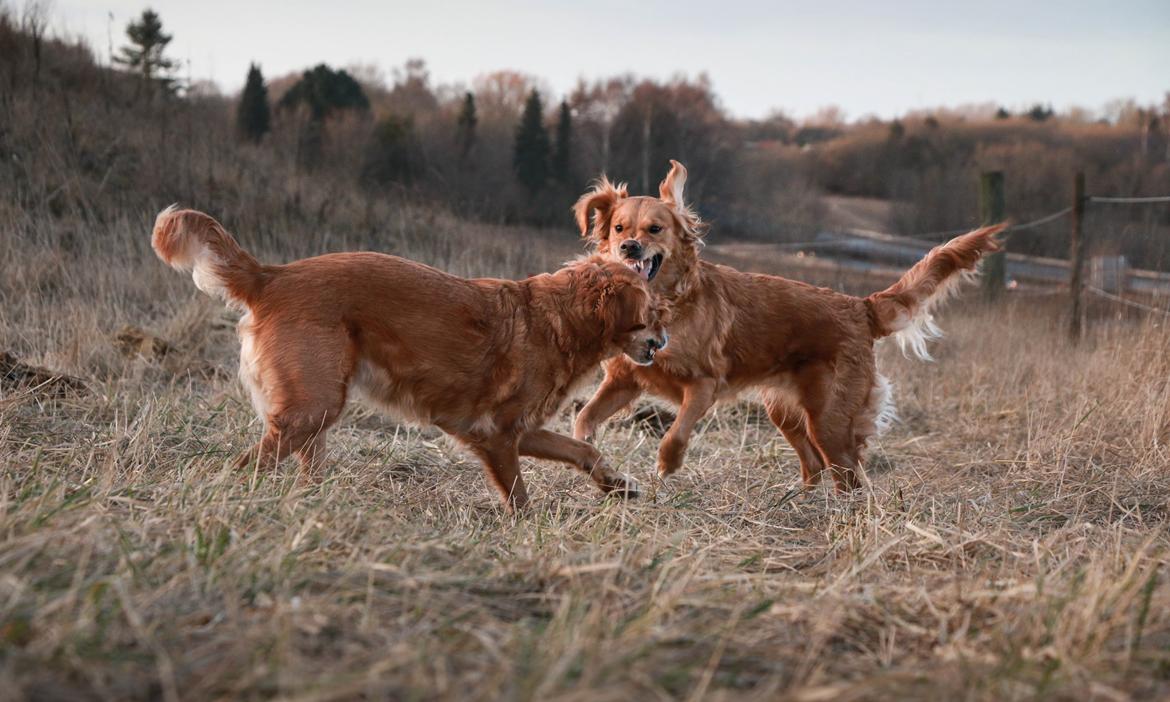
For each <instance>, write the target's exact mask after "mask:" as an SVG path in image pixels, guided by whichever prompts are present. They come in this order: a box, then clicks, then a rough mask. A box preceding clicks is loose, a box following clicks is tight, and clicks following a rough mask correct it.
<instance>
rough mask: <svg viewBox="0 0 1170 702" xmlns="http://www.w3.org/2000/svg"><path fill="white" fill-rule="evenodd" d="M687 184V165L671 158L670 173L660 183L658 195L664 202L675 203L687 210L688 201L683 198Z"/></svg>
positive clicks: (676, 205)
mask: <svg viewBox="0 0 1170 702" xmlns="http://www.w3.org/2000/svg"><path fill="white" fill-rule="evenodd" d="M686 184H687V167H686V166H684V165H682V164H681V163H679V162H678V161H675V160H674V159H670V173H667V174H666V177H665V178H663V179H662V182H661V183H659V184H658V197H660V198H661V199H662V201H663V202H666V203H668V204H671V205H674V206H675V207H677V208H678V209H680V210H685V209H686V207H687V204H686V202H685V201H684V200H683V188H684V187H685V186H686Z"/></svg>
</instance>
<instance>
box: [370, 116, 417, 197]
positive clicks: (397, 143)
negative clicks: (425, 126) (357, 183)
mask: <svg viewBox="0 0 1170 702" xmlns="http://www.w3.org/2000/svg"><path fill="white" fill-rule="evenodd" d="M415 162H416V158H415V141H414V122H413V121H412V120H411V118H410V117H399V116H397V115H390V116H389V117H386V118H385V119H383V120H380V121H379V122H378V124H377V125H376V126H375V127H374V132H373V134H372V135H371V136H370V143H369V145H368V146H367V148H366V154H365V159H364V160H363V162H362V171H361V180H362V182H363V183H364V184H365V185H367V186H370V187H378V186H385V185H390V184H392V183H400V184H404V185H405V184H408V183H410V181H411V179H412V178H413V177H414V172H415Z"/></svg>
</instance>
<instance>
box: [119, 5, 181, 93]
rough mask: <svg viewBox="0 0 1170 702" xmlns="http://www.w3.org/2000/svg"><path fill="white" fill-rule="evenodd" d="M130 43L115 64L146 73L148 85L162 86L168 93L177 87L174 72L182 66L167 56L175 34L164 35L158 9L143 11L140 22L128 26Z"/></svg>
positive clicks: (144, 75)
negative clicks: (168, 46) (177, 67)
mask: <svg viewBox="0 0 1170 702" xmlns="http://www.w3.org/2000/svg"><path fill="white" fill-rule="evenodd" d="M126 36H128V37H129V38H130V44H129V45H127V46H123V47H122V48H121V49H120V51H121V52H122V53H121V55H120V56H115V57H114V61H115V62H117V63H120V64H122V65H123V66H126V67H128V68H130V69H131V70H134V71H137V72H138V73H140V74H142V78H143V80H144V81H145V82H146V84H147V85H150V86H153V85H154V84H156V83H157V84H159V85H161V86H163V87H164V88H166V89H167V90H168V91H169V90H172V89H173V87H174V82H175V81H174V78H172V77H171V75H170V74H171V72H172V71H173V70H174V69H175V66H177V65H178V64H177V63H176V62H175V61H173V60H171V59H169V58H167V57H166V56H164V55H163V52H164V51H166V49H167V45H168V44H170V43H171V39H172V37H171V35H170V34H164V33H163V30H162V20H161V19H159V16H158V13H157V12H155V11H154V10H150V9H147V10H143V11H142V17H141V18H140V19H139V20H138V21H137V22H131V23H130V24H128V25H126Z"/></svg>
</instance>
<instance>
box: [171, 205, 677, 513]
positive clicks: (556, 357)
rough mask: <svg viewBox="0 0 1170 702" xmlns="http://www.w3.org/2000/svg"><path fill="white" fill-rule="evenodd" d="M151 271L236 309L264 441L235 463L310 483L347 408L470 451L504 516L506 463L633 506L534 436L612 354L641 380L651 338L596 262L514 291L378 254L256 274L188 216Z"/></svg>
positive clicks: (613, 269)
mask: <svg viewBox="0 0 1170 702" xmlns="http://www.w3.org/2000/svg"><path fill="white" fill-rule="evenodd" d="M152 243H153V246H154V250H155V252H156V253H157V254H158V255H159V257H160V258H161V259H162V260H163V261H165V262H166V263H168V264H170V265H171V266H173V267H175V268H177V269H180V270H190V271H192V277H193V278H194V280H195V285H196V286H198V287H199V289H201V290H203V291H204V292H206V293H208V294H211V295H214V296H216V297H219V298H221V299H223V300H224V301H225V302H227V303H228V304H229V305H232V306H236V307H239V308H241V309H242V310H243V311H244V312H245V314H244V316H243V319H241V320H240V323H239V335H240V345H241V348H240V379H241V380H242V381H243V384H244V385H245V386H246V387H247V389H248V391H249V393H250V394H251V398H252V404H253V406H254V407H255V409H256V412H257V413H258V414H259V415H260V417H261V418H262V419H263V420H264V424H265V427H266V431H265V434H264V437H263V438H262V439H261V441H260V442H259V443H258V444H256V446H255V447H253V448H252V449H251V450H249V451H246V452H245V453H244V454H243V455H241V456H240V458H239V460H238V461H237V465H238V466H239V467H244V466H247V465H250V464H252V463H258V464H260V465H262V466H265V467H271V466H275V465H276V464H277V463H278V462H279V461H280V460H281V459H283V458H284V457H285V456H287V455H289V454H290V453H295V454H296V455H297V457H298V458H299V459H300V461H301V464H302V467H303V468H304V469H306V470H310V471H311V470H314V469H316V468H317V467H318V465H319V463H320V461H321V459H322V454H323V452H324V449H325V435H326V433H327V431H328V430H329V427H330V426H332V425H333V423H334V422H336V421H337V418H338V416H339V415H340V414H341V412H342V409H343V407H344V406H345V402H346V398H347V397H348V396H349V394H350V393H351V392H354V391H356V392H358V393H360V394H362V395H364V396H365V397H366V398H367V399H369V400H371V401H372V402H374V403H375V404H377V405H380V406H382V407H383V408H386V409H388V410H390V411H393V412H396V413H398V414H400V415H404V416H405V417H407V418H408V419H411V420H414V421H417V422H422V423H427V424H433V425H435V426H437V427H439V428H440V429H442V430H443V431H444V432H446V433H448V434H450V435H451V436H453V437H455V438H456V439H458V440H459V441H460V442H461V443H463V444H464V445H466V446H467V447H469V448H470V449H471V450H472V451H473V452H474V453H475V454H476V455H477V456H478V457H479V458H480V459H481V460H482V461H483V464H484V467H485V468H486V474H487V477H488V480H489V481H490V482H491V484H493V485H494V486H495V488H496V490H498V491H499V494H500V496H501V498H503V500H504V504H505V506H507V507H508V508H519V507H523V506H524V504H525V503H526V502H527V501H528V495H527V492H526V491H525V489H524V481H523V480H522V479H521V477H520V462H519V456H520V455H525V456H534V457H537V458H544V459H550V460H554V461H561V462H564V463H567V464H569V465H571V466H573V467H575V468H577V469H579V470H581V471H582V472H584V473H586V474H588V475H589V476H590V477H591V478H592V479H593V481H594V482H595V483H596V484H597V486H598V487H599V488H601V490H602V491H604V492H613V491H618V492H620V493H621V494H623V495H627V496H629V495H632V494H634V488H633V486H632V484H631V483H628V482H627V481H626V479H625V478H623V477H622V476H621V475H619V474H617V473H616V472H615V471H613V470H612V469H611V468H610V467H609V466H608V464H607V463H606V462H605V460H604V459H603V458H602V457H601V455H600V454H599V453H598V452H597V450H596V449H594V448H593V447H592V446H590V445H589V444H587V443H584V442H581V441H575V440H573V439H570V438H569V437H567V436H561V435H560V434H556V433H553V432H550V431H547V430H544V429H542V428H541V427H542V426H543V425H544V423H545V421H547V420H548V418H549V417H550V416H551V415H552V414H553V413H554V412H556V411H557V409H558V408H559V407H560V406H561V405H562V404H563V402H564V400H565V398H566V397H567V396H568V394H569V392H570V391H571V390H572V388H573V386H574V384H576V383H577V382H578V381H579V380H581V379H582V378H583V377H584V376H585V375H586V374H587V373H588V372H589V371H591V370H592V369H594V368H596V367H597V365H598V364H599V363H600V362H601V361H602V360H603V359H606V358H609V357H611V356H614V355H616V354H621V353H624V354H626V356H627V357H628V358H629V360H630V363H631V364H633V365H639V364H648V363H651V362H652V361H653V359H654V354H655V352H656V351H657V350H658V349H659V348H661V347H662V346H664V345H665V343H666V338H665V332H664V331H663V329H662V326H661V323H660V321H659V319H658V311H657V308H656V305H655V303H654V301H653V298H652V297H651V295H650V294H649V293H648V292H647V290H646V285H645V284H644V283H643V281H642V280H641V279H640V278H639V277H638V276H637V275H636V274H634V273H632V272H631V271H630V270H629V269H628V268H626V267H625V266H624V265H621V264H617V263H613V262H607V261H604V260H602V259H599V258H592V259H585V260H581V261H578V262H575V263H572V264H569V265H567V266H566V267H565V268H563V269H561V270H559V271H557V272H556V273H553V274H548V275H538V276H535V277H532V278H528V279H527V280H521V281H510V280H494V279H476V280H467V279H464V278H458V277H456V276H453V275H449V274H447V273H444V272H442V271H439V270H436V269H434V268H431V267H429V266H424V265H423V264H421V263H415V262H413V261H407V260H405V259H401V258H397V257H395V256H387V255H384V254H378V253H340V254H329V255H326V256H317V257H315V258H308V259H304V260H301V261H295V262H293V263H289V264H287V265H276V266H270V265H262V264H260V263H259V262H258V261H257V260H256V259H255V258H253V257H252V256H251V255H249V254H248V253H247V252H246V251H244V250H243V249H242V248H240V246H239V244H237V243H236V241H235V239H233V238H232V237H231V235H230V234H228V233H227V231H225V230H224V228H223V227H222V226H220V224H219V222H217V221H215V220H214V219H212V218H211V217H210V216H208V215H206V214H203V213H202V212H196V211H193V210H177V209H175V208H174V207H173V206H172V207H171V208H168V209H166V210H163V212H162V213H160V214H159V216H158V219H157V221H156V222H155V225H154V234H153V239H152Z"/></svg>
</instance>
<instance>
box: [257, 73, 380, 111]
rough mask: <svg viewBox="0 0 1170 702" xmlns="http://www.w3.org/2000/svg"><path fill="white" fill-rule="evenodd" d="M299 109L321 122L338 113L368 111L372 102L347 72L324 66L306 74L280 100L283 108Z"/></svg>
mask: <svg viewBox="0 0 1170 702" xmlns="http://www.w3.org/2000/svg"><path fill="white" fill-rule="evenodd" d="M298 105H305V106H307V107H308V108H309V115H310V116H311V117H312V118H313V120H314V121H317V122H320V121H322V120H324V119H325V118H326V117H328V116H329V115H331V114H332V113H334V112H335V111H337V110H360V111H365V110H368V109H370V100H369V98H367V97H366V93H365V91H364V90H362V86H361V84H360V83H358V82H357V81H356V80H354V78H353V76H351V75H350V74H349V73H348V72H346V71H345V69H341V70H337V71H335V70H333V69H332V68H330V67H329V66H326V65H325V64H323V63H322V64H319V65H317V66H315V67H313V70H311V71H305V72H304V74H303V75H302V76H301V79H300V80H298V81H297V82H296V83H295V84H294V85H293V87H291V88H289V89H288V92H286V93H285V94H284V97H282V98H280V105H279V106H280V107H282V108H288V107H296V106H298Z"/></svg>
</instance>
